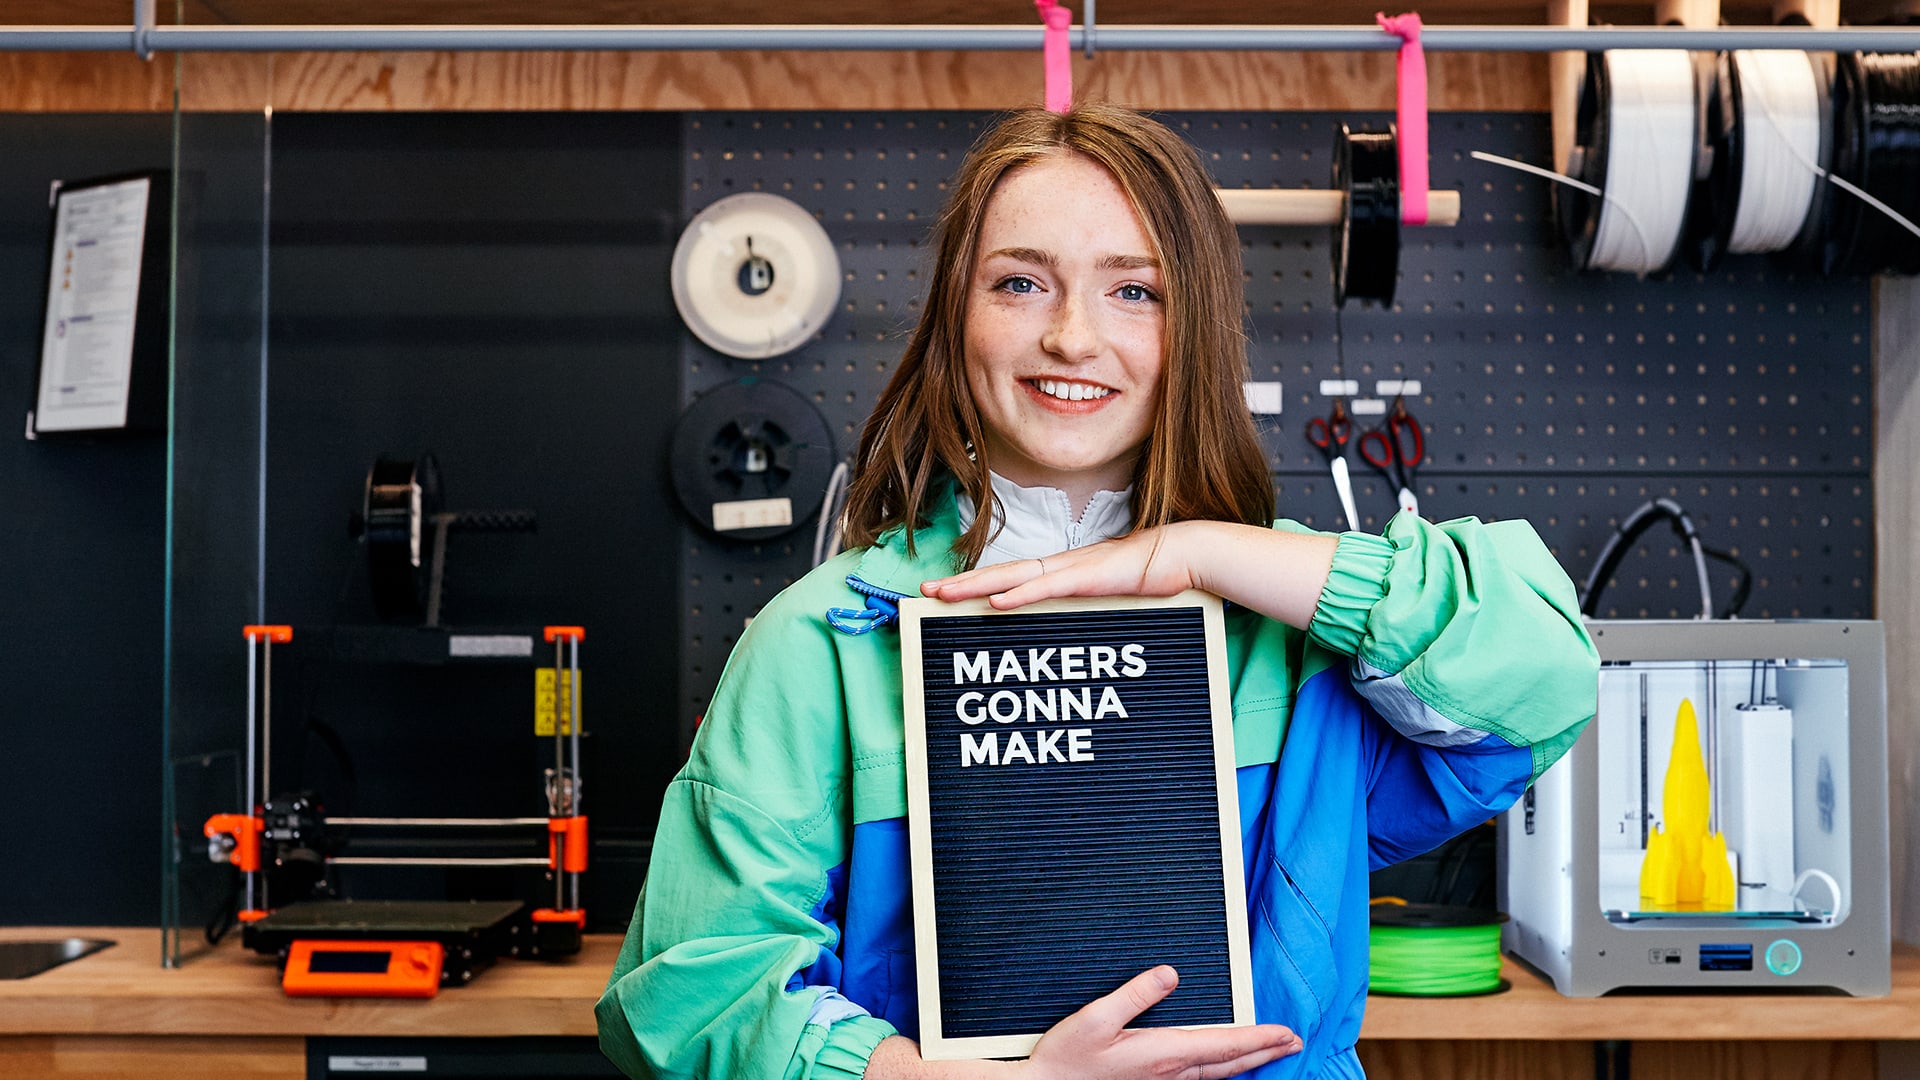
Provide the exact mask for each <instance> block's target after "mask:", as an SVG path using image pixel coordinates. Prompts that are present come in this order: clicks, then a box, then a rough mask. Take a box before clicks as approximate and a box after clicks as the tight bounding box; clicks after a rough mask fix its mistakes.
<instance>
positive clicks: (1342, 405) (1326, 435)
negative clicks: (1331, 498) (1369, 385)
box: [1307, 398, 1360, 529]
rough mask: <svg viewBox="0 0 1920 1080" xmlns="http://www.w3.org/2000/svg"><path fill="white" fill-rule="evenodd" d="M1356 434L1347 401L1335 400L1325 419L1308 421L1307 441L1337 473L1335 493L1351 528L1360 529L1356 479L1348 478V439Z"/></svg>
mask: <svg viewBox="0 0 1920 1080" xmlns="http://www.w3.org/2000/svg"><path fill="white" fill-rule="evenodd" d="M1352 433H1353V421H1351V420H1349V419H1348V418H1347V405H1346V402H1344V401H1341V400H1340V399H1339V398H1334V399H1333V411H1331V412H1329V413H1328V414H1327V418H1326V419H1324V420H1322V419H1321V418H1319V417H1317V416H1316V417H1314V418H1313V419H1311V420H1309V421H1307V441H1308V442H1310V443H1312V444H1313V445H1315V446H1317V447H1319V448H1320V454H1321V456H1322V457H1325V458H1326V459H1327V468H1328V471H1330V472H1332V473H1333V490H1335V491H1337V492H1339V493H1340V509H1342V510H1344V511H1346V513H1347V528H1349V529H1357V528H1359V527H1360V515H1359V514H1357V513H1355V512H1354V509H1353V480H1352V478H1351V477H1349V476H1348V475H1347V436H1349V435H1351V434H1352Z"/></svg>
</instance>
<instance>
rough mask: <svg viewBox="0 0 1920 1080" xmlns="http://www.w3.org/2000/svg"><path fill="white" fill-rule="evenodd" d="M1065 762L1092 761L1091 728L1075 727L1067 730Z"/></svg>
mask: <svg viewBox="0 0 1920 1080" xmlns="http://www.w3.org/2000/svg"><path fill="white" fill-rule="evenodd" d="M1067 760H1068V761H1092V760H1093V729H1092V728H1083V727H1077V728H1069V729H1067Z"/></svg>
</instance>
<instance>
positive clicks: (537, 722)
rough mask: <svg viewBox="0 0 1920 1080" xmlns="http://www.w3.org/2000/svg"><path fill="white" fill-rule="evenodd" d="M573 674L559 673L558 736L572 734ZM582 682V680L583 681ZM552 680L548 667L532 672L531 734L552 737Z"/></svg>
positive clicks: (551, 670) (567, 672)
mask: <svg viewBox="0 0 1920 1080" xmlns="http://www.w3.org/2000/svg"><path fill="white" fill-rule="evenodd" d="M573 674H574V673H573V672H571V671H563V672H561V673H560V680H559V683H560V694H559V713H560V718H561V719H560V734H562V735H571V734H573ZM583 681H584V680H583ZM553 687H554V678H553V669H552V668H550V667H543V668H535V669H534V670H533V733H534V734H535V735H544V736H546V737H548V738H552V737H553V723H554V720H553V718H554V704H555V702H554V692H553Z"/></svg>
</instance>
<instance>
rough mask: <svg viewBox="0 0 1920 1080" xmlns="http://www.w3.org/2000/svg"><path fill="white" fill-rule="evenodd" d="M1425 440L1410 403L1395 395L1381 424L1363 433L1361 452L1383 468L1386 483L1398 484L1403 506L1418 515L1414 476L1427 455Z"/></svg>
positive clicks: (1372, 462) (1370, 462) (1418, 506)
mask: <svg viewBox="0 0 1920 1080" xmlns="http://www.w3.org/2000/svg"><path fill="white" fill-rule="evenodd" d="M1426 451H1427V445H1426V440H1425V439H1424V438H1423V437H1422V436H1421V434H1420V422H1419V421H1418V420H1415V419H1414V418H1413V414H1412V413H1409V412H1408V411H1407V403H1406V402H1405V401H1402V400H1400V399H1398V398H1396V399H1394V402H1393V411H1392V412H1389V413H1388V414H1387V417H1386V419H1385V420H1383V421H1382V422H1381V424H1380V426H1379V427H1376V428H1374V429H1373V430H1371V431H1369V432H1367V433H1366V434H1365V435H1362V436H1360V456H1361V457H1362V458H1364V459H1365V460H1366V462H1367V464H1369V465H1371V466H1373V467H1374V468H1376V469H1378V470H1380V475H1382V476H1384V477H1386V478H1387V483H1389V484H1392V485H1393V486H1394V487H1396V488H1398V489H1399V491H1398V495H1399V499H1400V509H1402V510H1404V511H1406V512H1407V513H1409V514H1412V515H1414V516H1415V517H1418V516H1419V515H1420V500H1419V498H1418V497H1417V496H1415V495H1414V493H1413V491H1414V478H1415V474H1416V473H1417V472H1418V471H1419V469H1420V462H1421V461H1422V460H1423V459H1424V458H1425V457H1426Z"/></svg>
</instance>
